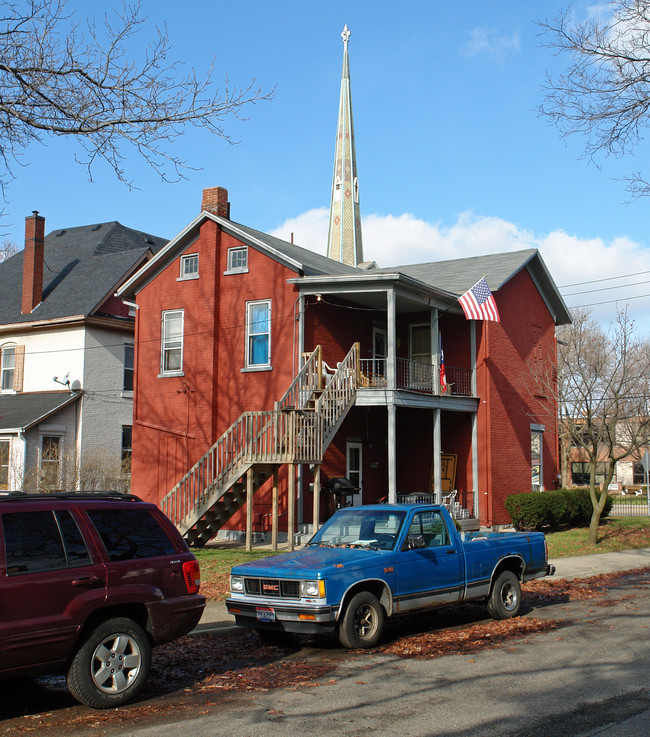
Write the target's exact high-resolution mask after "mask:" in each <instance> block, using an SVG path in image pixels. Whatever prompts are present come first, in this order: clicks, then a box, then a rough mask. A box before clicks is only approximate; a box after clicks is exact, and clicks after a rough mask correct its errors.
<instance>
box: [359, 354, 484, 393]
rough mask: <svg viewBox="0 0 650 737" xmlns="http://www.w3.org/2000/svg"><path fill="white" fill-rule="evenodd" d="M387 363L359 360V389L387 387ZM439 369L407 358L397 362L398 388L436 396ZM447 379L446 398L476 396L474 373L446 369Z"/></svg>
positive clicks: (367, 359)
mask: <svg viewBox="0 0 650 737" xmlns="http://www.w3.org/2000/svg"><path fill="white" fill-rule="evenodd" d="M386 363H387V360H386V359H385V358H362V359H361V360H360V367H361V374H360V381H359V386H360V387H362V388H363V387H367V388H371V389H380V388H386V387H387V380H386V377H387V366H386ZM438 370H439V369H438V367H437V366H433V364H428V363H422V362H420V361H412V360H411V359H408V358H397V359H396V364H395V388H396V389H408V390H410V391H414V392H423V393H425V394H435V393H436V381H435V378H436V373H437V371H438ZM445 375H446V377H447V387H448V388H447V394H453V395H457V396H462V397H471V396H473V392H472V370H471V369H468V368H459V367H457V366H445Z"/></svg>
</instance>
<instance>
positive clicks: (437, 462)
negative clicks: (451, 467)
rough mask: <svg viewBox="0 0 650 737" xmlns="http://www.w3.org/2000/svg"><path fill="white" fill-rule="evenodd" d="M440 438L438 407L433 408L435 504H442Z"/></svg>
mask: <svg viewBox="0 0 650 737" xmlns="http://www.w3.org/2000/svg"><path fill="white" fill-rule="evenodd" d="M441 453H442V439H441V431H440V409H434V410H433V493H434V494H435V495H436V497H435V498H436V504H442V478H441V477H442V463H441V458H440V454H441Z"/></svg>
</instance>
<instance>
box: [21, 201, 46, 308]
mask: <svg viewBox="0 0 650 737" xmlns="http://www.w3.org/2000/svg"><path fill="white" fill-rule="evenodd" d="M44 251H45V218H44V217H41V216H40V215H39V214H38V211H37V210H34V212H33V213H32V214H31V215H28V216H27V217H26V218H25V251H24V256H23V300H22V307H21V312H22V313H23V315H26V314H28V313H30V312H32V311H33V309H34V307H36V305H38V304H40V303H41V300H42V299H43V256H44Z"/></svg>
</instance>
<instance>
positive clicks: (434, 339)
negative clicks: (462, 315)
mask: <svg viewBox="0 0 650 737" xmlns="http://www.w3.org/2000/svg"><path fill="white" fill-rule="evenodd" d="M430 340H431V365H432V368H433V387H432V388H433V393H434V394H440V328H439V327H438V308H437V307H432V308H431V338H430Z"/></svg>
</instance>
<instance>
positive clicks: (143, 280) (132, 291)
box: [115, 210, 304, 299]
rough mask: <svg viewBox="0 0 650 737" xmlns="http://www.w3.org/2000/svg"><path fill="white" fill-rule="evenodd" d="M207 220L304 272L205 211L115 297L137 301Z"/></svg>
mask: <svg viewBox="0 0 650 737" xmlns="http://www.w3.org/2000/svg"><path fill="white" fill-rule="evenodd" d="M205 220H212V221H213V222H215V223H216V224H217V225H219V226H220V227H221V228H222V229H223V230H225V231H226V232H228V233H230V234H232V235H235V236H236V237H237V238H239V239H240V240H241V241H242V242H243V243H246V244H248V245H252V246H255V247H257V248H260V249H261V250H262V251H265V252H267V253H269V254H270V255H271V256H273V257H274V258H276V259H277V260H279V261H281V262H282V263H285V264H286V265H287V266H289V267H290V268H292V269H293V270H295V271H298V272H301V271H304V267H303V265H302V264H301V263H300V262H299V261H296V260H295V259H292V258H291V257H290V256H286V255H285V254H283V253H280V251H278V250H277V249H275V248H273V246H269V245H268V244H267V243H264V242H263V241H261V240H259V239H258V238H255V236H252V235H250V234H249V233H246V232H245V231H243V230H241V229H240V228H238V227H237V226H236V225H235V224H234V223H232V222H231V221H230V220H228V219H227V218H223V217H221V216H219V215H215V214H214V213H212V212H207V211H206V210H204V211H203V212H201V213H199V214H198V215H197V216H196V217H195V218H194V220H192V222H191V223H189V224H188V225H187V226H186V227H185V228H184V229H183V230H182V231H181V232H180V233H179V234H178V235H177V236H176V237H175V238H172V240H171V241H169V243H168V244H167V245H166V246H164V247H163V248H161V249H160V251H158V253H157V254H156V255H155V256H154V257H153V258H152V259H150V260H149V261H148V262H147V263H146V264H144V265H143V266H141V267H140V269H138V270H137V271H136V273H135V274H133V276H131V277H130V278H129V279H128V280H127V281H126V282H125V283H124V284H123V285H122V286H121V287H120V288H119V289H117V291H116V292H115V295H116V296H117V297H124V298H125V299H135V295H136V294H137V292H139V291H140V289H142V287H143V286H145V285H146V284H148V283H149V281H150V280H151V279H152V278H153V276H152V272H154V271H155V270H156V267H158V266H159V265H160V264H163V263H165V264H167V263H168V262H171V261H173V260H174V258H175V257H176V252H177V251H180V250H181V248H182V246H183V241H184V240H185V238H186V237H187V236H188V235H190V234H191V233H192V232H193V230H194V229H195V228H198V226H199V225H200V224H201V223H202V222H204V221H205Z"/></svg>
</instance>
